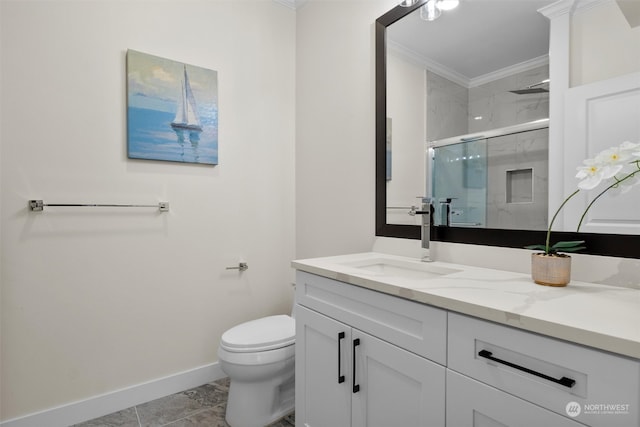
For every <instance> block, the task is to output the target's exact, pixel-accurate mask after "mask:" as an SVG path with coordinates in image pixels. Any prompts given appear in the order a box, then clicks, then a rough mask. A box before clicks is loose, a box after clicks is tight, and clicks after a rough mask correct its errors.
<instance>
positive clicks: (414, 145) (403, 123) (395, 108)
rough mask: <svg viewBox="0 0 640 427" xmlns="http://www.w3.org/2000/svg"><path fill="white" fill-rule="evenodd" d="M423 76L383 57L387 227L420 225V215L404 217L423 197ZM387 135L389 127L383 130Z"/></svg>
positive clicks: (400, 61)
mask: <svg viewBox="0 0 640 427" xmlns="http://www.w3.org/2000/svg"><path fill="white" fill-rule="evenodd" d="M426 91H427V88H426V73H425V70H424V67H420V66H417V65H416V64H414V63H413V62H411V61H408V60H406V59H405V58H404V57H403V56H401V55H398V54H393V53H392V52H389V53H388V54H387V117H388V118H390V119H391V180H389V181H387V206H388V207H401V208H403V209H387V222H388V223H390V224H413V225H418V224H422V216H421V215H416V216H410V215H407V212H408V211H409V208H408V207H409V206H420V204H421V200H420V199H418V197H420V196H424V195H425V194H426V177H425V167H424V164H425V160H426V155H425V151H424V150H425V149H424V147H425V142H426V140H427V138H426V118H427V112H426V102H425V101H426V99H425V93H426ZM387 132H389V128H388V127H387Z"/></svg>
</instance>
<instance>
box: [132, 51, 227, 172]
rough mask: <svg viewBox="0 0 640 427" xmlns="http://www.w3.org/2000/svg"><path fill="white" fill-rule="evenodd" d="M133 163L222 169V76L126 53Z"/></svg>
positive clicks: (151, 57) (211, 71)
mask: <svg viewBox="0 0 640 427" xmlns="http://www.w3.org/2000/svg"><path fill="white" fill-rule="evenodd" d="M127 152H128V156H129V158H131V159H148V160H165V161H171V162H184V163H202V164H208V165H216V164H218V73H217V71H214V70H208V69H206V68H201V67H196V66H194V65H189V64H184V63H181V62H177V61H172V60H170V59H165V58H160V57H157V56H153V55H149V54H146V53H142V52H137V51H135V50H128V51H127Z"/></svg>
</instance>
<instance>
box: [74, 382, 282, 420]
mask: <svg viewBox="0 0 640 427" xmlns="http://www.w3.org/2000/svg"><path fill="white" fill-rule="evenodd" d="M228 393H229V379H228V378H224V379H221V380H218V381H214V382H212V383H209V384H205V385H203V386H200V387H196V388H194V389H191V390H186V391H183V392H180V393H176V394H173V395H171V396H167V397H163V398H160V399H157V400H153V401H151V402H147V403H144V404H142V405H138V406H134V407H132V408H128V409H124V410H122V411H119V412H115V413H113V414H109V415H105V416H104V417H101V418H96V419H94V420H91V421H87V422H84V423H81V424H76V425H75V426H73V427H162V426H167V427H195V426H200V427H229V424H227V423H226V421H225V420H224V413H225V409H226V407H227V394H228ZM294 424H295V420H294V415H293V414H291V415H289V416H287V417H284V418H283V419H281V420H278V421H276V422H274V423H272V424H269V427H292V426H293V425H294Z"/></svg>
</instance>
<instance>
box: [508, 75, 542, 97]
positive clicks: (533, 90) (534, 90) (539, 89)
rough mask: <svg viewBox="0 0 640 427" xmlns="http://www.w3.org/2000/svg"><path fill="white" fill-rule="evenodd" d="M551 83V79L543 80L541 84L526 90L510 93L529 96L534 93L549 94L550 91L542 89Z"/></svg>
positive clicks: (528, 87) (530, 86) (533, 85)
mask: <svg viewBox="0 0 640 427" xmlns="http://www.w3.org/2000/svg"><path fill="white" fill-rule="evenodd" d="M547 83H549V79H546V80H543V81H541V82H539V83H535V84H532V85H529V86H527V87H525V88H524V89H516V90H510V91H509V92H511V93H515V94H516V95H529V94H532V93H546V92H549V89H545V88H543V87H540V86H542V85H544V84H547Z"/></svg>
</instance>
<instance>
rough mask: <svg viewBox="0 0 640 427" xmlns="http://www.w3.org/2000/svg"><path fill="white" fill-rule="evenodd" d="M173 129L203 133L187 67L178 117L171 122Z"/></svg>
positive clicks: (177, 112)
mask: <svg viewBox="0 0 640 427" xmlns="http://www.w3.org/2000/svg"><path fill="white" fill-rule="evenodd" d="M171 127H172V128H173V129H176V130H177V129H185V130H188V131H191V132H201V131H202V124H201V123H200V117H198V108H197V106H196V99H195V98H194V96H193V92H192V91H191V85H190V84H189V76H188V75H187V66H186V65H185V66H184V80H183V81H182V94H181V97H180V99H178V109H177V111H176V117H175V118H174V119H173V121H172V122H171Z"/></svg>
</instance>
